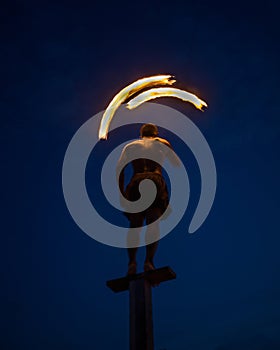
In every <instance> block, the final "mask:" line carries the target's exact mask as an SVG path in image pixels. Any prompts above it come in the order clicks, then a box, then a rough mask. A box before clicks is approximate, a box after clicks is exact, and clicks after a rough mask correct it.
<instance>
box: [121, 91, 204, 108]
mask: <svg viewBox="0 0 280 350" xmlns="http://www.w3.org/2000/svg"><path fill="white" fill-rule="evenodd" d="M158 97H176V98H179V99H181V100H183V101H187V102H191V103H192V104H193V105H194V106H195V107H196V108H198V109H200V110H202V108H203V107H207V103H206V102H205V101H203V100H201V99H200V98H198V97H197V96H196V95H194V94H191V93H190V92H187V91H185V90H180V89H176V88H172V87H167V88H154V89H150V90H147V91H144V92H142V93H140V94H139V95H137V96H136V97H134V98H133V99H132V100H130V101H129V102H128V103H127V104H126V107H127V108H128V109H134V108H136V107H138V106H140V105H141V104H143V103H144V102H147V101H150V100H153V99H155V98H158Z"/></svg>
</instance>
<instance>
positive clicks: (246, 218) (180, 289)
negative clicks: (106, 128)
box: [0, 0, 280, 350]
mask: <svg viewBox="0 0 280 350" xmlns="http://www.w3.org/2000/svg"><path fill="white" fill-rule="evenodd" d="M276 5H277V2H276V1H274V2H272V1H264V2H251V1H240V0H237V1H228V2H227V1H224V2H223V3H217V2H212V1H208V2H205V3H200V2H199V1H185V2H176V1H170V2H169V3H168V5H164V3H162V2H160V1H153V2H135V3H134V2H132V1H131V2H130V3H125V2H120V3H119V2H115V3H114V4H110V2H104V3H103V4H101V3H99V4H97V3H96V4H95V3H94V2H83V1H79V2H78V1H77V2H72V1H65V2H64V1H56V2H52V1H10V2H8V3H6V5H5V6H4V7H3V8H2V11H1V21H0V23H1V24H0V25H1V36H2V38H1V87H2V93H1V149H2V154H3V155H2V166H1V168H2V170H1V178H2V186H1V197H2V199H3V201H2V203H3V204H2V209H1V211H2V230H1V238H2V242H3V243H2V244H1V248H2V249H1V258H2V262H1V288H0V293H1V294H0V295H1V312H0V314H1V325H0V326H1V327H0V332H1V337H0V349H1V350H22V349H28V350H39V349H40V350H56V349H57V350H64V349H65V350H66V349H67V350H78V349H84V350H89V349H104V350H111V349H128V336H129V327H128V326H129V323H128V311H129V310H128V294H126V293H120V294H114V293H112V292H111V290H109V289H108V288H107V287H106V281H107V280H109V279H112V278H117V277H121V276H123V275H124V274H125V273H126V268H127V255H126V251H125V250H124V249H118V248H113V247H109V246H106V245H103V244H101V243H98V242H96V241H95V240H93V239H91V238H90V237H89V236H87V235H86V234H85V233H84V232H82V231H81V230H80V229H79V228H78V226H77V225H76V224H75V222H74V221H73V220H72V218H71V216H70V214H69V212H68V209H67V207H66V205H65V202H64V197H63V193H62V185H61V170H62V164H63V159H64V154H65V151H66V148H67V146H68V143H69V142H70V140H71V138H72V137H73V135H74V133H75V132H76V131H77V129H78V128H79V127H80V126H81V125H82V124H83V123H84V122H86V120H88V119H89V118H90V117H91V116H92V115H94V114H96V113H98V112H100V111H102V110H103V109H105V108H106V106H107V105H108V103H109V102H110V100H111V99H112V97H113V96H114V95H115V94H116V93H117V92H118V91H119V90H120V89H121V88H123V87H124V86H126V85H127V84H129V83H131V82H133V81H135V80H137V79H138V78H141V77H145V76H149V75H154V74H166V73H167V74H173V75H175V77H176V79H177V82H178V83H177V85H176V86H178V87H182V88H185V89H186V90H188V91H191V92H193V93H196V94H197V95H198V96H200V97H201V98H203V99H205V100H206V101H207V103H208V106H209V107H208V109H207V110H206V111H205V112H204V113H201V112H200V111H198V110H196V109H195V108H194V107H193V106H191V105H190V104H187V103H184V102H182V101H179V100H174V99H162V100H160V101H159V100H158V101H157V102H156V103H159V102H160V103H163V104H166V105H168V106H171V107H173V108H176V109H178V110H179V111H181V112H183V113H185V114H186V115H187V116H188V117H189V118H190V119H191V120H192V121H193V122H195V124H196V125H197V126H198V127H199V128H200V130H201V131H202V133H203V134H204V136H205V138H206V139H207V141H208V143H209V145H210V147H211V149H212V152H213V155H214V158H215V162H216V167H217V175H218V187H217V194H216V199H215V202H214V205H213V208H212V210H211V212H210V215H209V217H208V218H207V220H206V221H205V222H204V224H203V226H202V227H201V228H200V229H199V230H198V231H197V232H196V233H195V234H193V235H189V234H187V228H188V225H189V223H190V220H191V218H192V215H193V210H194V208H195V206H196V204H197V199H198V196H199V190H200V182H199V172H198V169H197V165H196V164H195V161H194V159H193V158H192V155H191V153H190V152H188V150H186V149H185V148H182V145H180V143H179V142H178V143H176V140H175V139H174V142H175V143H174V144H173V147H174V149H175V150H176V148H177V151H178V153H180V154H184V155H185V157H186V159H187V160H186V163H188V167H189V169H188V170H189V177H190V184H191V202H190V207H189V208H188V210H187V212H186V214H185V216H184V217H183V220H182V221H181V222H180V224H179V225H178V226H177V228H176V229H175V230H174V231H173V232H172V233H170V234H169V235H168V236H166V237H165V238H163V239H162V240H161V241H160V244H159V250H158V252H157V253H158V254H157V255H156V258H155V264H156V266H158V267H160V266H166V265H169V266H171V267H172V269H173V270H174V271H175V272H176V273H177V279H176V280H175V281H170V282H166V283H164V284H162V285H161V286H160V287H158V288H156V289H154V290H153V301H154V303H153V307H154V309H153V311H154V328H155V331H154V333H155V349H156V350H237V349H238V350H245V349H246V350H276V349H280V273H279V270H280V257H279V245H280V236H279V223H278V219H279V208H280V205H279V197H280V193H279V144H280V142H279V136H280V119H279V106H278V98H279V97H278V94H279V82H278V80H279V74H278V73H279V61H280V57H279V31H280V30H279V15H278V13H277V9H276V7H277V6H276ZM130 132H131V135H132V136H135V137H137V136H138V127H136V126H135V127H132V129H131V130H130ZM164 136H166V137H168V135H167V134H164ZM169 136H170V137H171V138H172V135H169ZM108 142H109V140H108ZM185 152H186V153H185ZM101 153H102V152H101ZM101 153H100V157H101V158H100V159H94V158H93V157H92V158H90V162H89V166H88V172H87V184H88V186H89V192H90V191H93V192H94V188H95V186H99V184H96V182H95V181H93V180H94V176H93V173H94V162H95V161H96V162H100V161H102V154H101ZM91 174H92V176H93V177H92V179H93V180H92V181H91ZM114 215H116V214H114ZM119 215H122V214H121V213H120V214H119ZM115 219H118V218H117V217H116V218H115ZM143 257H144V249H143V248H141V249H140V251H139V255H138V258H139V262H140V264H141V263H142V261H143ZM140 266H141V265H140Z"/></svg>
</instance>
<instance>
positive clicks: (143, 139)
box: [117, 124, 180, 275]
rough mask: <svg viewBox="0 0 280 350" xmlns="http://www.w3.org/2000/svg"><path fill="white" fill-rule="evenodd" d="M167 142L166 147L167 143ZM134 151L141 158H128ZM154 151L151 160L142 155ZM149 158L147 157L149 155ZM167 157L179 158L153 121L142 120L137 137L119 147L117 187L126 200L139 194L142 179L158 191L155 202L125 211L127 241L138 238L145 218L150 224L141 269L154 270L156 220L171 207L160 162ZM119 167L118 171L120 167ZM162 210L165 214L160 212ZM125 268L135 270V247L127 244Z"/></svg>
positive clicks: (136, 198)
mask: <svg viewBox="0 0 280 350" xmlns="http://www.w3.org/2000/svg"><path fill="white" fill-rule="evenodd" d="M166 146H168V147H166ZM133 154H141V155H143V158H139V157H138V158H137V159H133V157H132V158H130V156H131V155H133ZM148 154H149V155H151V154H153V155H154V157H153V159H157V162H156V161H153V160H151V159H147V158H145V155H148ZM149 158H150V157H149ZM166 158H167V159H168V160H169V161H170V162H171V164H173V165H174V166H179V164H180V161H179V158H178V157H177V156H176V155H175V153H174V152H173V151H172V147H171V144H170V143H169V142H168V141H167V140H166V139H163V138H160V137H158V128H157V126H156V125H154V124H144V125H143V126H142V127H141V129H140V139H139V140H136V141H133V142H131V143H129V144H128V145H126V146H125V147H124V149H123V151H122V154H121V156H120V159H119V161H118V165H117V174H119V173H120V176H119V187H120V191H121V193H122V195H123V196H124V197H125V198H126V199H127V200H129V201H136V200H138V199H139V198H140V192H139V184H140V182H141V181H143V180H145V179H149V180H152V181H153V182H154V184H155V185H156V188H157V194H156V198H155V200H154V202H153V203H152V204H151V205H150V206H149V207H148V208H147V209H146V210H144V211H142V212H139V213H128V212H125V211H124V215H125V216H126V217H127V218H128V220H129V222H130V229H129V230H128V235H127V242H128V246H129V243H130V242H134V243H135V242H139V239H140V232H141V229H142V226H143V224H144V221H146V225H149V226H148V227H147V230H146V238H147V236H148V235H149V237H151V235H152V237H153V241H154V243H151V244H147V245H146V258H145V262H144V271H149V270H154V269H155V266H154V255H155V252H156V250H157V246H158V239H159V223H158V222H156V220H158V219H159V218H161V219H163V218H164V217H166V216H167V215H168V211H169V210H170V208H169V207H168V203H169V194H168V190H167V186H166V182H165V179H164V177H163V175H162V166H161V164H162V163H163V161H164V160H165V159H166ZM127 159H133V160H132V161H131V163H132V167H133V175H132V178H131V179H130V182H129V183H128V185H127V187H126V188H125V186H124V183H125V178H124V177H125V167H126V166H124V164H126V160H127ZM120 169H121V172H119V170H120ZM163 214H164V215H163ZM127 251H128V258H129V262H128V271H127V275H133V274H135V273H136V272H137V263H136V253H137V246H136V247H135V248H128V249H127Z"/></svg>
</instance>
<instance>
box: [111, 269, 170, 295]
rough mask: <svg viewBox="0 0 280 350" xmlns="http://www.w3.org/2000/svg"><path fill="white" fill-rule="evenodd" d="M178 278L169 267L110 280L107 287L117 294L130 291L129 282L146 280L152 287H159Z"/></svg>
mask: <svg viewBox="0 0 280 350" xmlns="http://www.w3.org/2000/svg"><path fill="white" fill-rule="evenodd" d="M175 278H176V273H175V272H174V271H173V270H172V269H171V268H170V267H169V266H165V267H160V268H159V269H156V270H152V271H148V272H142V273H137V274H135V275H131V276H125V277H121V278H117V279H114V280H110V281H107V282H106V285H107V286H108V287H109V288H110V289H111V290H112V291H113V292H115V293H118V292H123V291H126V290H129V282H131V281H135V280H138V279H145V280H147V281H149V282H150V284H151V286H153V285H159V284H160V283H162V282H165V281H169V280H172V279H175Z"/></svg>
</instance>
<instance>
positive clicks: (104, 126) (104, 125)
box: [98, 75, 176, 139]
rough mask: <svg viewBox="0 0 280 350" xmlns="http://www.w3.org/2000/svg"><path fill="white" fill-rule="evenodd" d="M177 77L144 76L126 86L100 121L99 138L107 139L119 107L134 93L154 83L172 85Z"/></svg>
mask: <svg viewBox="0 0 280 350" xmlns="http://www.w3.org/2000/svg"><path fill="white" fill-rule="evenodd" d="M175 81H176V80H175V79H173V77H172V76H171V75H155V76H152V77H147V78H142V79H139V80H137V81H135V82H134V83H132V84H130V85H128V86H126V87H125V88H124V89H122V90H121V91H120V92H119V93H118V94H117V95H115V97H114V98H113V99H112V101H111V102H110V104H109V105H108V107H107V108H106V110H105V112H104V114H103V116H102V119H101V123H100V128H99V134H98V136H99V139H107V134H108V130H109V126H110V122H111V120H112V118H113V116H114V114H115V112H116V110H117V109H118V107H119V106H120V105H121V104H122V103H123V102H125V101H126V100H127V99H128V98H129V97H130V96H131V95H132V94H134V93H136V92H137V91H139V90H142V89H144V88H146V87H150V86H154V85H159V84H162V85H172V84H173V83H175Z"/></svg>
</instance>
